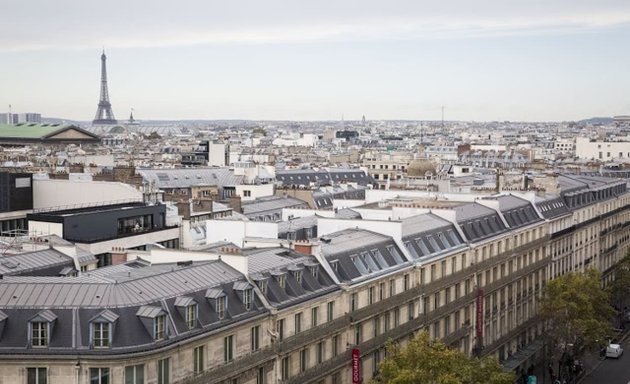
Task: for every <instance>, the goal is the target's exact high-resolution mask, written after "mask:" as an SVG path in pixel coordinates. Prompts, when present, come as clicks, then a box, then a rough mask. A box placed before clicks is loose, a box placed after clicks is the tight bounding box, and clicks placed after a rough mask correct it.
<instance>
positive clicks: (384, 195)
mask: <svg viewBox="0 0 630 384" xmlns="http://www.w3.org/2000/svg"><path fill="white" fill-rule="evenodd" d="M437 196H439V197H440V198H443V199H444V198H445V199H446V200H451V201H462V202H473V201H475V199H476V198H478V197H484V196H487V195H483V194H471V193H443V192H437V193H436V192H426V191H399V190H384V189H368V190H366V191H365V203H366V204H370V203H375V202H378V201H382V200H387V199H395V198H399V197H411V198H413V197H418V198H436V197H437Z"/></svg>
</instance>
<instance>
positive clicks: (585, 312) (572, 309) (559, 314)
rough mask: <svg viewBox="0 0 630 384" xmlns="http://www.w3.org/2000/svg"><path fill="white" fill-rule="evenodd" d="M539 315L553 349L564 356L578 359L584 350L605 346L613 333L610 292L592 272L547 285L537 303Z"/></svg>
mask: <svg viewBox="0 0 630 384" xmlns="http://www.w3.org/2000/svg"><path fill="white" fill-rule="evenodd" d="M540 314H541V315H542V317H543V319H544V320H545V323H546V324H547V326H548V328H547V331H548V332H547V333H548V335H549V337H550V341H551V342H552V343H553V344H552V345H554V346H559V347H560V348H561V349H562V350H563V352H564V353H563V355H567V354H568V355H569V356H570V357H573V358H578V357H580V356H581V355H582V353H583V351H584V350H585V349H586V348H595V347H601V346H602V345H603V344H604V342H605V340H606V339H607V338H608V337H609V336H610V335H611V333H612V326H611V321H612V319H613V318H614V314H615V311H614V309H613V308H612V306H611V305H610V293H609V291H607V290H605V289H603V288H602V286H601V274H600V273H599V271H597V270H595V269H593V268H591V269H588V270H586V271H585V272H584V273H576V272H569V273H567V274H565V275H562V276H560V277H558V278H556V279H554V280H551V281H549V282H548V283H547V285H546V286H545V287H544V289H543V292H542V297H541V299H540ZM565 358H566V356H563V358H562V359H561V360H565Z"/></svg>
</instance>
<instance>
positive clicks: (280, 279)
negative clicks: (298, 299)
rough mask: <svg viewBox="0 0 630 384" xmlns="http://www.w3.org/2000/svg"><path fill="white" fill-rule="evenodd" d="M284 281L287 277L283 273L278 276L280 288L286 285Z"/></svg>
mask: <svg viewBox="0 0 630 384" xmlns="http://www.w3.org/2000/svg"><path fill="white" fill-rule="evenodd" d="M286 282H287V277H286V276H285V275H280V276H278V285H279V286H280V288H282V289H284V287H285V286H286Z"/></svg>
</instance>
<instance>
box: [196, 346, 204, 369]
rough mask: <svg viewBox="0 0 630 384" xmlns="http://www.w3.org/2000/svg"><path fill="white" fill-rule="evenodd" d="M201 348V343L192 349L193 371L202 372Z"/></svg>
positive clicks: (202, 347) (202, 348)
mask: <svg viewBox="0 0 630 384" xmlns="http://www.w3.org/2000/svg"><path fill="white" fill-rule="evenodd" d="M203 350H204V346H203V345H200V346H198V347H197V348H195V349H193V369H194V372H195V373H199V372H203V369H204V366H203V365H204V364H203Z"/></svg>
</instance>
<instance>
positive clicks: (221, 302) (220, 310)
mask: <svg viewBox="0 0 630 384" xmlns="http://www.w3.org/2000/svg"><path fill="white" fill-rule="evenodd" d="M226 304H227V296H219V297H217V302H216V310H217V317H218V318H219V319H223V318H225V307H226Z"/></svg>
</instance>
